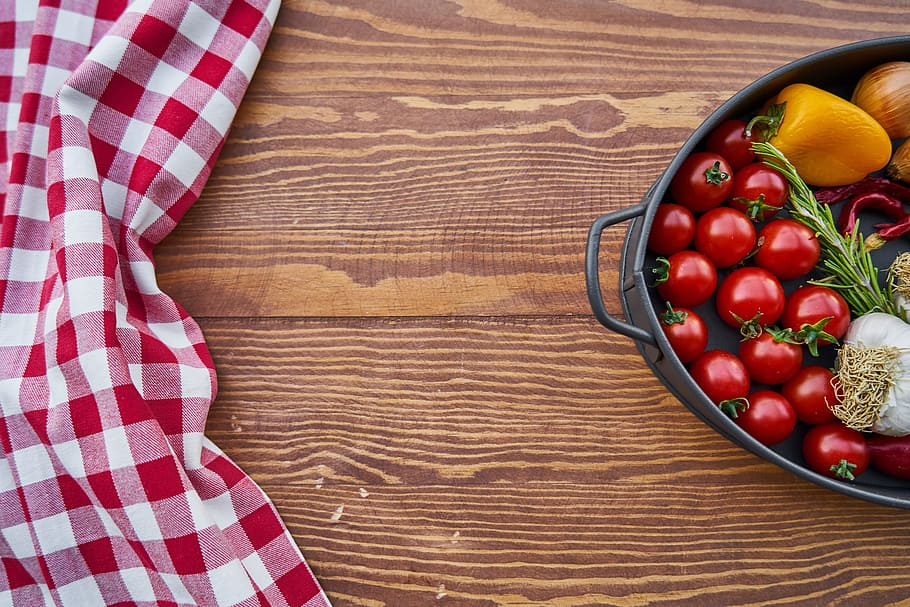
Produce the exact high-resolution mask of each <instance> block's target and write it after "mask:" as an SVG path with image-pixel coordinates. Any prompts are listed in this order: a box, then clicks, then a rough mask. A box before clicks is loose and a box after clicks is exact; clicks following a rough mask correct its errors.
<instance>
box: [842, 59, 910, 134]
mask: <svg viewBox="0 0 910 607" xmlns="http://www.w3.org/2000/svg"><path fill="white" fill-rule="evenodd" d="M851 101H853V103H855V104H856V105H858V106H859V107H861V108H862V109H864V110H866V113H867V114H869V115H870V116H872V117H873V118H875V120H876V121H878V123H879V124H881V125H882V126H883V127H884V129H885V131H887V133H888V136H890V137H891V138H892V139H901V138H904V137H907V136H910V61H891V62H888V63H882V64H880V65H877V66H876V67H873V68H872V69H870V70H868V71H867V72H866V73H865V74H863V76H862V78H860V79H859V82H857V83H856V87H855V88H854V89H853V97H852V99H851Z"/></svg>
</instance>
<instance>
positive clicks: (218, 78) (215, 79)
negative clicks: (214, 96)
mask: <svg viewBox="0 0 910 607" xmlns="http://www.w3.org/2000/svg"><path fill="white" fill-rule="evenodd" d="M230 70H231V62H230V61H228V60H227V59H224V58H222V57H219V56H218V55H216V54H215V53H211V52H209V51H206V52H205V53H203V54H202V58H201V59H199V63H197V64H196V67H195V68H193V71H192V73H191V74H190V75H191V76H193V77H194V78H198V79H199V80H202V81H203V82H205V83H206V84H208V85H209V86H211V87H212V88H218V87H220V86H221V83H222V82H224V77H225V76H227V73H228V72H229V71H230Z"/></svg>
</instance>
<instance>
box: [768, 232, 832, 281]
mask: <svg viewBox="0 0 910 607" xmlns="http://www.w3.org/2000/svg"><path fill="white" fill-rule="evenodd" d="M820 254H821V246H820V245H819V244H818V238H816V236H815V232H813V231H812V230H811V229H810V228H808V227H806V226H805V225H803V224H801V223H800V222H798V221H795V220H793V219H775V220H773V221H769V222H768V223H766V224H765V225H764V227H762V228H761V230H759V232H758V249H757V250H756V252H755V255H754V256H753V257H752V261H754V262H755V265H757V266H759V267H761V268H764V269H766V270H768V271H769V272H771V273H772V274H774V275H775V276H777V277H778V278H780V279H781V280H791V279H793V278H799V277H800V276H805V275H806V274H808V273H809V272H811V271H812V270H813V269H814V268H815V266H816V264H818V258H819V255H820Z"/></svg>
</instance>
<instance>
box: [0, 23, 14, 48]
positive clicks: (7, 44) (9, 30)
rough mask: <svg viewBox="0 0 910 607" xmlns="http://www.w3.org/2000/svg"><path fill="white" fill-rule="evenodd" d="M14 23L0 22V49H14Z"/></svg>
mask: <svg viewBox="0 0 910 607" xmlns="http://www.w3.org/2000/svg"><path fill="white" fill-rule="evenodd" d="M15 44H16V22H15V21H0V48H15Z"/></svg>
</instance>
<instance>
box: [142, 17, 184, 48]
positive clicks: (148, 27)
mask: <svg viewBox="0 0 910 607" xmlns="http://www.w3.org/2000/svg"><path fill="white" fill-rule="evenodd" d="M176 33H177V31H176V30H175V29H174V28H172V27H171V26H170V25H168V24H167V23H165V22H164V21H162V20H160V19H157V18H155V17H152V16H151V15H143V16H142V20H140V21H139V24H138V25H137V26H136V32H135V33H134V34H133V36H132V42H133V44H136V45H137V46H140V47H142V48H144V49H145V50H146V51H148V52H149V53H150V54H152V55H154V56H155V57H159V58H160V57H163V56H164V53H165V51H167V49H168V47H169V46H170V45H171V40H173V39H174V36H175V35H176Z"/></svg>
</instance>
